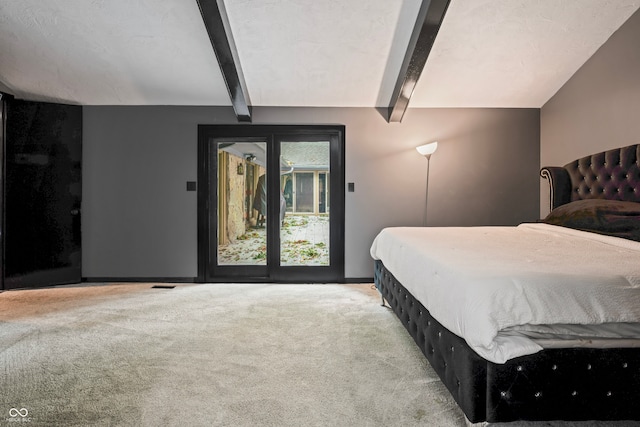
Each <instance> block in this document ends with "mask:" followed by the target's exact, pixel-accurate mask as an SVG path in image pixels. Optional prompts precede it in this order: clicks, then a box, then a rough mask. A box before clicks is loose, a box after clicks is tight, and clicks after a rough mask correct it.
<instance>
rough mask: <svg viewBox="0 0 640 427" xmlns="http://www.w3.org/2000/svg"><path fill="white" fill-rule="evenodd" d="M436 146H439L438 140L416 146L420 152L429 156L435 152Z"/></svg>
mask: <svg viewBox="0 0 640 427" xmlns="http://www.w3.org/2000/svg"><path fill="white" fill-rule="evenodd" d="M436 148H438V141H435V142H430V143H428V144H424V145H421V146H419V147H416V150H418V153H420V154H422V155H423V156H425V157H429V156H431V155H432V154H433V153H435V151H436Z"/></svg>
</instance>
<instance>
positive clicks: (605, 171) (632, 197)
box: [540, 144, 640, 210]
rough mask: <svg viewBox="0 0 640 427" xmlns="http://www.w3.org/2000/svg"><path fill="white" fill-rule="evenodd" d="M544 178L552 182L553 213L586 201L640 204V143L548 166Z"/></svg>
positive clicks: (543, 172) (542, 173) (550, 184)
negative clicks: (564, 163)
mask: <svg viewBox="0 0 640 427" xmlns="http://www.w3.org/2000/svg"><path fill="white" fill-rule="evenodd" d="M540 176H542V177H543V178H546V179H548V180H549V186H550V193H549V195H550V203H551V210H553V209H555V208H557V207H558V206H561V205H564V204H566V203H569V202H574V201H576V200H583V199H607V200H623V201H628V202H640V144H634V145H629V146H627V147H622V148H615V149H613V150H607V151H603V152H601V153H597V154H592V155H590V156H586V157H583V158H581V159H577V160H574V161H573V162H571V163H568V164H566V165H564V166H563V167H558V166H547V167H544V168H542V169H541V170H540Z"/></svg>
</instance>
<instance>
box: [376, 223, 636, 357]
mask: <svg viewBox="0 0 640 427" xmlns="http://www.w3.org/2000/svg"><path fill="white" fill-rule="evenodd" d="M371 256H372V257H373V258H374V259H379V260H381V261H382V262H383V263H384V265H385V267H386V268H387V269H388V270H389V271H390V272H391V273H392V274H393V275H394V276H395V277H396V278H397V279H398V280H399V281H400V283H402V284H403V286H404V287H405V288H407V290H408V291H409V292H411V294H412V295H413V296H414V297H416V298H417V299H418V300H419V301H420V302H421V303H422V304H423V305H424V306H425V308H426V309H427V310H429V312H430V313H431V315H432V316H433V317H435V318H436V319H437V320H438V321H439V322H440V323H442V325H443V326H445V327H446V328H447V329H449V330H450V331H451V332H453V333H455V334H456V335H458V336H460V337H462V338H464V339H465V340H466V341H467V343H468V344H469V345H470V346H471V347H472V348H473V349H474V350H475V351H476V352H477V353H478V354H479V355H480V356H482V357H484V358H485V359H487V360H490V361H493V362H495V363H504V362H506V361H507V360H509V359H512V358H514V357H518V356H522V355H525V354H533V353H535V352H537V351H539V350H541V348H542V346H541V345H540V344H539V343H537V342H536V341H534V340H533V339H531V338H530V337H526V336H524V335H521V334H512V333H509V328H512V329H513V327H517V326H519V325H553V324H579V325H589V324H592V325H595V324H601V323H640V243H639V242H634V241H630V240H626V239H621V238H616V237H610V236H603V235H597V234H593V233H587V232H582V231H577V230H571V229H568V228H564V227H558V226H552V225H547V224H522V225H520V226H518V227H424V228H415V227H411V228H409V227H394V228H386V229H384V230H382V231H381V232H380V234H379V235H378V236H377V237H376V238H375V240H374V242H373V244H372V246H371ZM505 329H506V331H505V332H502V333H500V334H499V332H501V331H503V330H505ZM629 338H634V337H629ZM637 338H640V337H637Z"/></svg>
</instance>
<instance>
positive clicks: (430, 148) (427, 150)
mask: <svg viewBox="0 0 640 427" xmlns="http://www.w3.org/2000/svg"><path fill="white" fill-rule="evenodd" d="M437 148H438V141H435V142H431V143H429V144H424V145H421V146H419V147H416V150H417V151H418V153H420V154H422V155H423V156H424V157H425V158H426V159H427V188H426V190H425V194H424V216H423V217H422V226H423V227H426V226H427V209H428V207H429V166H430V163H431V155H432V154H433V153H435V151H436V149H437Z"/></svg>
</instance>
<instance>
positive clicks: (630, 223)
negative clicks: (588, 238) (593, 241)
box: [541, 199, 640, 241]
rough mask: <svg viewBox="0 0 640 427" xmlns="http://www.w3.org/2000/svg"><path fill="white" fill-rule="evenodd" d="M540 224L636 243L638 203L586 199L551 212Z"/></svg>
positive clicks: (639, 226)
mask: <svg viewBox="0 0 640 427" xmlns="http://www.w3.org/2000/svg"><path fill="white" fill-rule="evenodd" d="M541 222H544V223H546V224H551V225H560V226H562V227H568V228H574V229H577V230H583V231H591V232H594V233H599V234H606V235H609V236H615V237H622V238H624V239H630V240H636V241H640V203H636V202H623V201H619V200H604V199H586V200H578V201H576V202H571V203H567V204H566V205H562V206H559V207H557V208H555V209H554V210H553V211H551V213H550V214H549V215H547V217H546V218H545V219H543V220H541Z"/></svg>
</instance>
